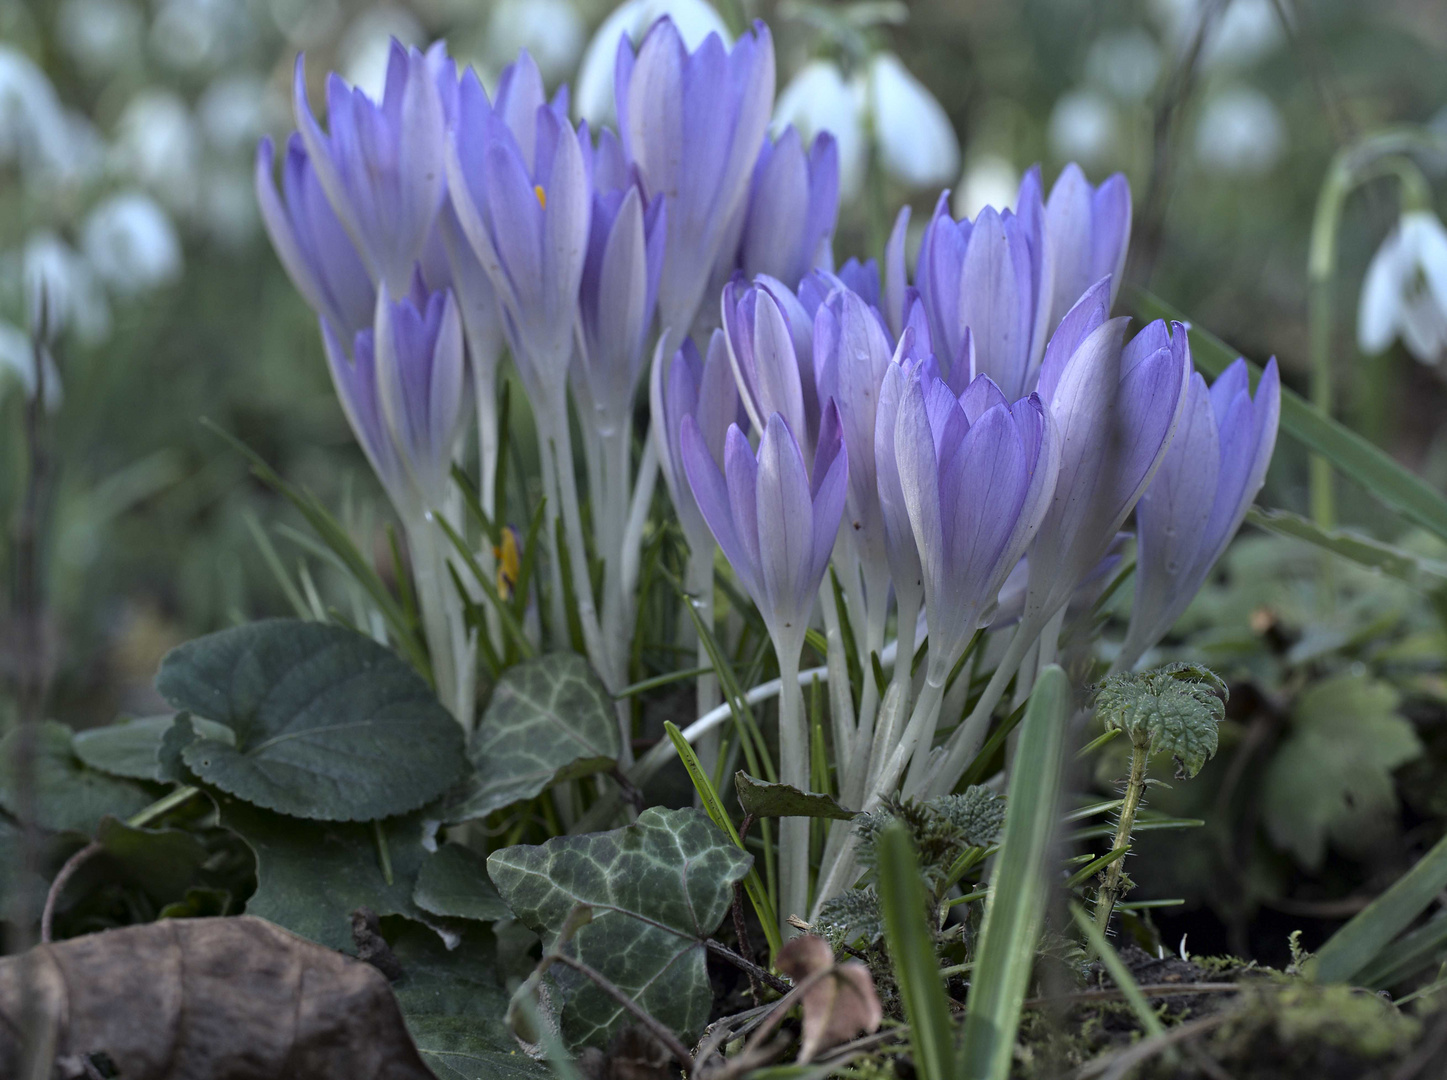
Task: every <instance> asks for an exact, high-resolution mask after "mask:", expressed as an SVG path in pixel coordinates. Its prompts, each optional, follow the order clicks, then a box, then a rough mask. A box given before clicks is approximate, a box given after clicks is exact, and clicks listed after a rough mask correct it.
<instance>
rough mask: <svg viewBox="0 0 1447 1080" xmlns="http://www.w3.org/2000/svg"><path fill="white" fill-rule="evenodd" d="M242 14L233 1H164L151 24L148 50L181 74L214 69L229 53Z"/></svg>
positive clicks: (242, 9) (233, 43) (242, 11)
mask: <svg viewBox="0 0 1447 1080" xmlns="http://www.w3.org/2000/svg"><path fill="white" fill-rule="evenodd" d="M244 13H245V7H244V5H241V4H236V3H235V2H234V0H164V2H163V3H162V4H161V5H160V7H159V8H158V10H157V11H156V19H155V21H154V22H153V23H151V49H152V51H154V52H155V54H156V55H157V56H158V57H160V58H161V60H163V61H164V62H165V63H167V64H169V65H170V66H171V67H173V68H176V69H177V70H180V71H194V70H197V69H199V68H205V67H213V66H215V65H216V64H218V63H220V62H221V61H222V60H224V59H225V58H226V56H227V55H228V54H229V53H230V52H231V50H232V48H233V46H234V45H235V40H234V39H235V37H236V35H237V33H238V32H240V30H241V28H240V27H238V26H237V25H236V23H237V16H238V15H244Z"/></svg>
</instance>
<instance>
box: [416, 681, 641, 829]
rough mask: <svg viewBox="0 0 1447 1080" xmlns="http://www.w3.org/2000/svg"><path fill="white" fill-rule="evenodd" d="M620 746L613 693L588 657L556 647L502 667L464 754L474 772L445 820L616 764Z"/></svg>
mask: <svg viewBox="0 0 1447 1080" xmlns="http://www.w3.org/2000/svg"><path fill="white" fill-rule="evenodd" d="M620 747H621V742H620V736H619V733H618V717H617V714H616V712H615V711H614V709H613V702H612V699H611V698H610V697H609V696H608V691H607V690H606V689H604V687H603V684H602V683H601V682H599V681H598V677H597V676H596V675H594V674H593V670H592V669H591V668H590V667H588V662H587V661H586V660H584V659H583V658H582V657H581V656H578V655H576V654H574V653H551V654H549V655H547V656H542V657H539V658H538V659H536V660H529V661H528V662H526V663H523V664H518V665H517V666H515V667H511V668H509V669H508V670H507V671H506V672H504V673H503V676H502V678H501V680H499V682H498V684H497V687H496V689H494V690H493V692H492V701H491V702H490V703H489V704H488V707H487V711H486V712H484V713H483V715H482V722H481V723H480V724H479V725H478V727H477V730H476V731H474V732H473V734H472V740H471V743H470V745H469V746H468V751H467V755H468V757H469V758H470V759H471V760H472V765H473V770H474V771H473V773H472V775H471V776H469V777H468V779H467V781H466V783H465V784H464V785H463V786H462V789H461V791H459V792H458V793H457V794H456V795H455V796H454V797H453V799H452V800H451V801H450V803H449V805H448V806H447V808H446V809H445V810H443V811H442V813H441V815H440V816H441V817H442V820H444V821H447V822H459V821H471V820H473V819H475V818H481V817H486V816H487V815H488V814H490V813H492V812H493V811H494V810H500V809H502V808H503V807H504V806H511V805H512V804H513V803H515V802H521V801H522V800H524V799H531V798H532V797H533V796H535V795H537V794H538V793H540V792H541V791H542V790H543V789H544V788H548V787H551V786H552V785H553V784H556V783H560V782H561V781H564V780H570V779H574V778H576V777H579V776H586V775H588V774H589V773H595V772H601V771H602V770H604V769H609V768H612V767H613V765H614V764H616V762H617V760H618V754H619V750H620Z"/></svg>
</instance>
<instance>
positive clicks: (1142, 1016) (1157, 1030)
mask: <svg viewBox="0 0 1447 1080" xmlns="http://www.w3.org/2000/svg"><path fill="white" fill-rule="evenodd" d="M1070 917H1071V918H1073V919H1074V920H1075V925H1076V926H1078V927H1080V931H1081V933H1083V934H1084V935H1085V940H1086V941H1087V942H1088V943H1089V944H1090V948H1091V951H1092V952H1094V953H1095V955H1096V956H1098V957H1100V962H1101V963H1102V964H1104V965H1105V970H1106V971H1108V972H1110V977H1111V979H1112V980H1114V982H1115V985H1116V986H1117V987H1119V988H1120V992H1121V993H1122V994H1124V995H1125V1000H1126V1004H1128V1005H1129V1006H1130V1007H1131V1011H1132V1012H1134V1013H1135V1016H1136V1019H1137V1020H1139V1021H1140V1022H1141V1027H1143V1028H1145V1032H1146V1035H1148V1036H1150V1037H1152V1038H1154V1037H1156V1036H1159V1035H1164V1034H1165V1033H1166V1026H1165V1025H1164V1024H1162V1023H1161V1018H1160V1017H1159V1016H1157V1015H1156V1011H1155V1009H1152V1008H1151V1003H1150V1002H1149V1001H1147V1000H1146V996H1145V994H1143V993H1141V988H1140V984H1139V983H1137V982H1136V981H1135V977H1134V976H1133V975H1131V973H1130V968H1128V967H1126V966H1125V963H1124V961H1122V960H1121V958H1120V954H1119V953H1117V952H1116V951H1115V950H1114V949H1113V948H1111V945H1110V942H1109V941H1107V940H1106V938H1105V934H1103V933H1102V932H1101V929H1100V927H1098V926H1096V925H1095V920H1094V919H1092V918H1091V917H1090V916H1089V915H1087V914H1086V913H1085V909H1084V908H1083V907H1081V906H1080V905H1079V904H1077V903H1076V902H1075V901H1073V900H1072V901H1071V902H1070Z"/></svg>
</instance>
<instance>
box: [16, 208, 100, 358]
mask: <svg viewBox="0 0 1447 1080" xmlns="http://www.w3.org/2000/svg"><path fill="white" fill-rule="evenodd" d="M21 265H22V273H23V275H24V278H25V292H26V295H27V297H31V298H33V297H36V296H38V295H39V291H40V289H41V288H42V287H43V288H44V290H45V302H46V305H47V307H48V308H49V316H50V320H51V323H52V326H53V327H54V330H55V332H56V333H59V332H61V331H63V330H64V329H66V328H67V327H69V328H70V329H72V330H73V331H74V332H75V335H76V337H77V339H78V340H80V342H81V343H82V344H86V345H96V344H99V343H100V342H102V341H104V340H105V339H106V338H107V337H108V336H109V335H110V331H111V309H110V304H109V303H108V302H107V300H106V295H105V290H104V289H103V288H102V287H101V284H100V282H99V281H97V280H96V276H95V271H94V270H92V269H91V265H90V263H88V262H87V261H86V260H85V259H83V258H81V256H80V255H78V254H77V253H76V252H75V251H74V250H73V249H72V248H71V247H70V245H69V244H67V243H66V242H65V241H64V240H62V239H61V238H60V237H59V236H57V235H56V234H55V233H53V232H50V231H48V230H46V231H42V232H37V233H35V234H33V235H32V236H30V237H29V238H28V239H27V240H26V241H25V250H24V252H23V254H22V255H21ZM31 307H32V309H33V308H34V307H35V303H34V301H33V299H32V301H31Z"/></svg>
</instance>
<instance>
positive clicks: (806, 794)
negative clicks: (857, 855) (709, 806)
mask: <svg viewBox="0 0 1447 1080" xmlns="http://www.w3.org/2000/svg"><path fill="white" fill-rule="evenodd" d="M734 790H735V791H737V792H738V794H739V805H740V806H742V807H743V808H744V812H745V813H747V814H752V815H753V816H754V817H756V818H765V817H812V818H830V819H832V820H834V821H848V820H849V819H850V818H852V817H854V816H855V815H856V813H857V811H855V810H848V809H846V808H845V807H843V806H840V805H839V802H838V800H836V799H835V798H834V796H832V795H821V794H819V793H818V792H814V791H800V790H799V789H798V788H796V787H791V786H790V785H788V784H771V783H769V782H768V781H767V780H756V779H755V778H754V777H752V776H750V775H749V774H748V773H746V772H744V771H743V770H742V769H741V770H739V771H738V772H736V773H734Z"/></svg>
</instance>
